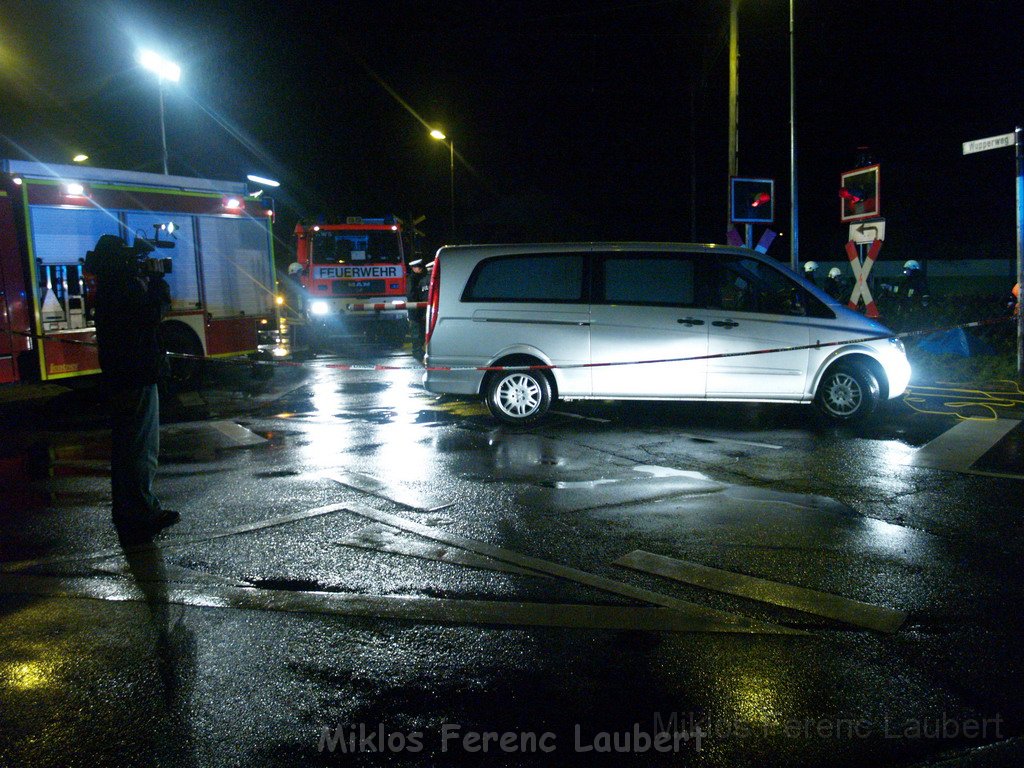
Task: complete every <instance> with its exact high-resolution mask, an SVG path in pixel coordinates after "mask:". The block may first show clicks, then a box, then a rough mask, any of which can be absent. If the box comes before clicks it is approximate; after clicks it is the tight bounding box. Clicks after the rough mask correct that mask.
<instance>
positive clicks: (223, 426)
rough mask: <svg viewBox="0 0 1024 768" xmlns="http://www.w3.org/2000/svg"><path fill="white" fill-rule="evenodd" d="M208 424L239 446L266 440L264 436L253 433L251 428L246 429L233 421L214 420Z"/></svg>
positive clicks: (259, 443) (257, 443)
mask: <svg viewBox="0 0 1024 768" xmlns="http://www.w3.org/2000/svg"><path fill="white" fill-rule="evenodd" d="M210 426H212V427H213V428H214V429H215V430H217V431H218V432H220V433H221V434H222V435H224V436H225V437H226V438H228V440H230V441H231V442H233V443H234V444H235V445H237V446H239V447H241V446H245V445H261V444H262V443H265V442H267V439H266V438H265V437H261V436H260V435H257V434H255V433H254V432H253V431H252V430H249V429H246V428H245V427H243V426H242V425H241V424H235V422H233V421H215V422H213V423H212V424H211V425H210Z"/></svg>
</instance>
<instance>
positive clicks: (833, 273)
mask: <svg viewBox="0 0 1024 768" xmlns="http://www.w3.org/2000/svg"><path fill="white" fill-rule="evenodd" d="M841 274H843V271H842V270H841V269H840V268H839V267H832V269H830V270H829V271H828V276H829V277H831V278H832V279H833V280H835V279H836V278H837V277H839V276H840V275H841Z"/></svg>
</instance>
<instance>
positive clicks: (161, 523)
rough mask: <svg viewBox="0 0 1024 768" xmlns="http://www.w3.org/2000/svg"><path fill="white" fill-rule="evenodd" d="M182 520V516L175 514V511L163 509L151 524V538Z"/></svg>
mask: <svg viewBox="0 0 1024 768" xmlns="http://www.w3.org/2000/svg"><path fill="white" fill-rule="evenodd" d="M179 520H181V514H180V513H178V512H175V511H174V510H173V509H161V510H160V512H158V513H157V516H156V517H154V518H153V519H152V520H151V521H150V523H149V531H150V534H149V535H150V536H151V537H152V536H156V535H157V534H158V533H160V531H162V530H164V529H165V528H170V527H171V526H172V525H174V524H175V523H176V522H178V521H179Z"/></svg>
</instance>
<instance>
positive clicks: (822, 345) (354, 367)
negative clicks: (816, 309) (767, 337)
mask: <svg viewBox="0 0 1024 768" xmlns="http://www.w3.org/2000/svg"><path fill="white" fill-rule="evenodd" d="M1010 320H1013V321H1014V322H1016V320H1017V318H1016V317H1010V316H1008V317H996V318H990V319H988V320H976V321H974V322H971V323H961V324H960V325H951V326H947V327H945V328H928V329H925V330H920V331H907V332H905V333H896V334H885V335H879V336H861V337H858V338H853V339H841V340H839V341H827V342H817V343H814V344H799V345H794V346H789V347H775V348H772V349H757V350H750V351H746V352H719V353H717V354H713V355H693V356H691V357H668V358H659V359H653V360H629V361H615V362H607V363H570V364H568V365H465V366H448V365H431V366H424V365H415V366H413V365H360V364H357V363H356V364H353V363H324V364H321V365H317V366H316V367H317V368H329V369H333V370H339V371H411V370H415V371H482V372H489V371H550V370H555V369H560V370H568V369H575V368H610V367H613V366H623V365H653V364H656V363H686V362H691V361H696V360H718V359H721V358H726V357H747V356H750V355H770V354H773V353H776V352H796V351H799V350H802V349H827V348H829V347H839V346H843V345H845V344H863V343H864V342H868V341H883V340H885V339H908V338H913V337H915V336H926V335H930V334H933V333H944V332H947V331H954V330H958V329H960V328H980V327H982V326H986V325H997V324H999V323H1005V322H1008V321H1010ZM9 333H14V334H16V335H19V336H27V337H30V338H33V339H41V340H44V341H61V342H65V343H69V344H85V345H87V346H96V343H95V342H88V341H80V340H77V339H65V338H62V337H60V336H36V335H34V334H30V333H23V332H20V331H9ZM166 354H167V356H168V357H173V358H178V359H186V360H190V359H192V360H209V359H211V358H205V357H202V356H198V355H189V354H185V353H181V352H167V353H166ZM217 362H235V363H237V362H240V361H239V359H238V358H224V359H218V360H217ZM244 362H245V363H246V364H256V365H274V366H282V367H302V366H305V365H307V363H305V362H297V361H294V360H263V359H259V360H251V359H246V360H245V361H244Z"/></svg>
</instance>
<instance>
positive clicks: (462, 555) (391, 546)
mask: <svg viewBox="0 0 1024 768" xmlns="http://www.w3.org/2000/svg"><path fill="white" fill-rule="evenodd" d="M338 544H341V545H342V546H345V547H356V548H359V549H368V550H371V551H374V552H387V553H389V554H392V555H405V556H407V557H416V558H419V559H421V560H432V561H435V562H439V563H452V564H455V565H465V566H467V567H469V568H482V569H484V570H488V571H498V572H500V573H513V574H517V575H520V576H537V577H539V578H547V577H546V576H545V575H544V574H541V573H535V572H534V571H530V570H527V569H526V568H520V567H518V566H515V565H511V564H510V563H503V562H501V561H500V560H494V559H493V558H490V557H481V556H480V555H476V554H473V553H472V552H467V551H466V550H464V549H457V548H454V547H446V546H444V545H441V544H438V543H437V542H434V541H428V540H426V539H420V538H417V539H416V540H413V539H408V538H402V537H401V536H399V534H398V532H397V531H395V529H394V528H392V527H390V526H386V525H381V524H380V523H375V524H372V525H368V526H366V527H365V528H360V529H359V530H358V531H355V532H353V533H351V534H349V535H348V536H346V537H345V538H344V539H341V540H340V541H338Z"/></svg>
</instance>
